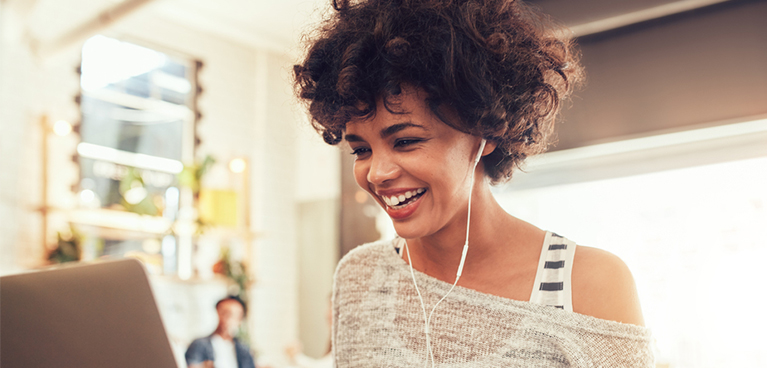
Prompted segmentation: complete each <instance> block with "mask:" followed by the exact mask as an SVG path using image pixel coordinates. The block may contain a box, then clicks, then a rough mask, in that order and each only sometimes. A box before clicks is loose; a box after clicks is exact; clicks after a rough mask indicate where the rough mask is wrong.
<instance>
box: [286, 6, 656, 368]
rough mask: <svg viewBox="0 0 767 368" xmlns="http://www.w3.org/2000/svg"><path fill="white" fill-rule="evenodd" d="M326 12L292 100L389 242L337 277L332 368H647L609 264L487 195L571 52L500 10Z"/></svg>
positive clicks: (549, 119) (542, 130)
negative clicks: (344, 148)
mask: <svg viewBox="0 0 767 368" xmlns="http://www.w3.org/2000/svg"><path fill="white" fill-rule="evenodd" d="M333 4H334V6H335V9H336V12H335V14H334V15H333V16H332V17H331V18H329V19H328V20H327V21H326V22H325V23H324V24H323V26H322V28H321V29H320V30H319V32H318V34H317V35H316V37H315V38H314V40H313V41H312V43H311V45H310V48H309V51H308V53H307V56H306V59H305V60H304V61H303V63H302V64H300V65H296V66H295V68H294V70H295V76H296V89H297V92H298V95H299V96H300V98H301V99H303V100H304V101H306V102H307V104H308V107H309V111H310V113H311V115H312V118H313V124H314V126H315V128H316V129H317V130H318V131H319V132H320V133H321V134H322V135H323V137H324V139H325V141H326V142H328V143H329V144H338V143H340V142H341V141H343V140H345V141H346V142H347V143H348V145H349V146H350V149H351V151H352V154H354V155H355V156H356V159H355V165H354V177H355V180H356V182H357V184H358V185H359V186H360V187H361V188H362V189H364V190H365V191H367V192H368V193H369V194H370V195H371V196H372V197H373V198H374V199H375V200H376V202H377V203H378V204H379V205H380V206H381V207H382V208H383V209H384V210H385V211H386V213H387V214H388V215H389V217H390V218H391V220H392V221H393V224H394V228H395V230H396V231H397V234H398V235H399V237H398V238H397V239H394V240H390V241H383V242H378V243H373V244H366V245H364V246H361V247H359V248H357V249H355V250H354V251H352V252H350V253H349V254H348V255H347V256H346V257H344V259H343V260H342V261H341V263H340V264H339V266H338V269H337V272H336V279H335V286H334V294H333V351H334V357H335V359H336V363H337V366H338V367H380V366H397V367H423V366H424V365H429V364H430V365H431V366H433V367H434V366H437V365H439V366H466V364H470V365H471V366H473V367H498V366H524V367H570V366H576V367H581V366H582V367H593V366H599V367H617V366H621V367H622V366H631V367H637V366H641V367H650V366H652V364H653V358H652V353H651V348H650V335H649V332H648V331H647V330H646V329H645V328H643V327H641V325H642V324H643V319H642V313H641V310H640V307H639V302H638V298H637V295H636V289H635V286H634V281H633V278H632V276H631V273H630V272H629V270H628V269H627V268H626V266H625V264H624V263H623V262H622V261H621V260H620V259H618V258H617V257H615V256H613V255H612V254H609V253H607V252H605V251H601V250H598V249H595V248H589V247H577V252H576V244H575V243H574V242H572V241H569V240H567V239H565V238H563V237H561V236H559V235H557V234H555V233H552V232H549V231H544V230H541V229H539V228H537V227H535V226H533V225H531V224H528V223H526V222H525V221H522V220H520V219H517V218H515V217H513V216H511V215H509V214H508V213H506V212H505V211H504V210H503V208H501V206H500V205H499V204H498V203H497V202H496V200H495V198H494V197H493V195H492V193H491V192H490V185H491V184H493V183H498V182H501V181H505V180H508V179H510V178H511V176H512V173H513V171H514V169H515V168H516V167H518V166H519V165H521V164H522V163H523V161H524V159H525V158H526V157H528V156H530V155H533V154H536V153H539V152H541V151H543V150H544V149H545V148H546V147H547V145H548V143H549V136H550V134H551V131H552V126H553V121H555V118H556V116H557V113H558V110H559V104H560V101H561V100H562V99H564V98H566V97H567V96H568V95H569V93H570V91H571V90H572V88H573V86H574V85H575V84H577V83H578V82H579V81H580V76H581V69H580V66H579V64H578V60H577V53H576V52H575V51H574V49H573V48H572V45H570V43H569V42H568V41H567V40H563V39H560V38H557V37H556V36H555V35H556V34H560V33H558V32H557V29H556V27H553V26H552V25H550V23H549V22H548V21H547V19H546V17H545V16H543V15H540V14H537V13H535V12H533V11H531V10H530V9H528V8H526V7H525V6H524V5H523V4H521V3H519V2H516V1H508V0H492V1H472V0H463V1H450V0H410V1H405V0H403V1H385V0H369V1H360V2H350V1H334V2H333ZM480 163H481V164H480ZM472 214H473V221H472Z"/></svg>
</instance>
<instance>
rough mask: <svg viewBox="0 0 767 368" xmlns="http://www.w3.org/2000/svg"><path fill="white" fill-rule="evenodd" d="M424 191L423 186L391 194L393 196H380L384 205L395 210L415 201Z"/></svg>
mask: <svg viewBox="0 0 767 368" xmlns="http://www.w3.org/2000/svg"><path fill="white" fill-rule="evenodd" d="M425 192H426V189H425V188H418V189H414V190H409V191H407V192H405V193H402V194H398V195H393V196H381V199H383V201H384V203H386V206H387V207H389V208H391V209H393V210H395V211H397V210H401V209H403V208H405V207H407V206H408V205H410V204H411V203H413V202H415V201H416V200H417V199H418V198H420V197H421V196H422V195H423V194H424V193H425Z"/></svg>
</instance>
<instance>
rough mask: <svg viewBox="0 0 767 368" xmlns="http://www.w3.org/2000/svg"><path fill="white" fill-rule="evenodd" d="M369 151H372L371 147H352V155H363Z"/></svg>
mask: <svg viewBox="0 0 767 368" xmlns="http://www.w3.org/2000/svg"><path fill="white" fill-rule="evenodd" d="M368 152H370V148H367V147H357V148H354V149H352V155H355V156H358V157H359V156H361V155H364V154H366V153H368Z"/></svg>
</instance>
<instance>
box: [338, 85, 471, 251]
mask: <svg viewBox="0 0 767 368" xmlns="http://www.w3.org/2000/svg"><path fill="white" fill-rule="evenodd" d="M424 97H425V95H424V94H423V93H422V92H420V91H418V90H415V89H412V88H403V92H402V95H401V98H398V100H397V101H398V102H401V104H399V105H398V106H397V107H396V108H395V111H402V112H404V113H402V114H392V113H391V112H389V111H388V110H386V108H384V106H383V102H381V101H379V103H378V106H377V109H376V114H375V116H374V117H373V118H371V119H366V120H353V121H351V122H349V123H348V124H347V125H346V140H347V142H348V143H349V145H350V146H351V149H352V151H353V153H354V154H355V155H356V156H357V157H356V161H355V163H354V177H355V180H356V181H357V184H358V185H359V186H360V187H361V188H362V189H364V190H366V191H367V192H368V193H370V194H371V195H372V196H373V198H374V199H375V200H376V201H377V202H378V204H379V205H381V207H383V208H384V210H386V213H388V214H389V217H391V219H392V221H393V222H394V228H395V230H396V231H397V233H398V234H399V235H400V236H402V237H404V238H407V239H412V238H418V237H423V236H428V235H432V234H435V233H437V232H439V231H440V230H442V229H444V228H445V227H447V226H449V225H451V224H453V223H455V222H456V221H458V220H461V221H460V224H461V226H465V218H464V217H460V216H465V215H466V206H467V202H468V196H469V191H470V189H471V188H470V183H469V181H470V173H471V169H472V167H473V159H474V157H475V155H476V154H477V149H479V141H480V139H479V138H477V137H474V136H471V135H468V134H465V133H462V132H460V131H458V130H455V129H453V128H451V127H449V126H448V125H446V124H445V123H443V122H442V121H441V120H440V119H439V118H438V117H437V116H436V115H434V114H433V113H432V111H431V110H430V109H429V107H428V105H427V104H426V102H425V101H424ZM480 166H481V165H480ZM477 175H478V176H479V175H482V170H481V168H479V169H478V171H477Z"/></svg>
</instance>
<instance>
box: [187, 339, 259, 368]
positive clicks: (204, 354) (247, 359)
mask: <svg viewBox="0 0 767 368" xmlns="http://www.w3.org/2000/svg"><path fill="white" fill-rule="evenodd" d="M211 337H213V335H210V336H207V337H201V338H199V339H197V340H194V341H192V343H191V344H189V348H187V349H186V354H184V358H186V364H187V365H191V364H200V363H202V362H204V361H207V360H212V361H214V362H215V360H216V357H215V354H214V353H213V344H212V343H211V342H210V338H211ZM234 351H235V353H236V355H237V366H238V367H239V368H256V364H255V362H254V361H253V356H252V355H250V349H249V348H248V347H247V346H245V344H243V343H242V342H240V341H239V340H237V339H236V338H235V339H234Z"/></svg>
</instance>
